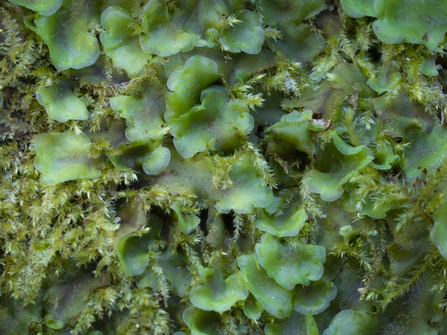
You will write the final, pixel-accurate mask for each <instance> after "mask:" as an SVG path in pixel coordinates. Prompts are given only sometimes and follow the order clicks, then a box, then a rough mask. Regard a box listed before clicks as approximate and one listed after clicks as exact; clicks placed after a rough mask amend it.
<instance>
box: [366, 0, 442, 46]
mask: <svg viewBox="0 0 447 335" xmlns="http://www.w3.org/2000/svg"><path fill="white" fill-rule="evenodd" d="M374 9H375V11H376V13H377V18H378V20H376V21H375V22H374V23H373V29H374V32H375V33H376V35H377V37H378V38H379V39H380V40H381V41H382V42H384V43H388V44H395V43H404V42H407V43H416V44H425V45H426V46H427V48H429V49H430V50H433V51H437V50H440V49H439V48H438V45H439V44H440V43H441V42H442V41H443V39H444V35H445V33H446V32H447V1H446V0H427V1H424V3H423V5H422V6H421V3H420V2H419V1H401V0H376V1H375V3H374Z"/></svg>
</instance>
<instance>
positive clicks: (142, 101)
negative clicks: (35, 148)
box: [110, 87, 166, 141]
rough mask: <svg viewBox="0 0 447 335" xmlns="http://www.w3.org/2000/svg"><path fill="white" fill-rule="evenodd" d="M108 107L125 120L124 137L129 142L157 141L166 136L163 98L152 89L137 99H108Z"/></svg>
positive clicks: (125, 97)
mask: <svg viewBox="0 0 447 335" xmlns="http://www.w3.org/2000/svg"><path fill="white" fill-rule="evenodd" d="M110 107H112V109H113V110H115V111H120V115H121V116H122V117H123V118H125V119H126V125H127V129H126V137H127V139H128V140H129V141H137V140H141V139H147V138H151V139H153V140H158V139H161V138H162V137H163V136H164V135H165V134H166V130H165V129H164V124H165V123H164V120H163V113H164V109H165V106H164V101H163V96H162V95H161V94H160V92H158V91H156V90H155V89H154V88H153V87H148V88H146V89H145V90H144V93H143V94H142V95H141V96H139V97H138V98H135V97H130V96H124V95H120V96H117V97H113V98H110Z"/></svg>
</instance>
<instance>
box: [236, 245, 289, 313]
mask: <svg viewBox="0 0 447 335" xmlns="http://www.w3.org/2000/svg"><path fill="white" fill-rule="evenodd" d="M237 263H238V265H239V268H240V269H241V272H242V274H243V276H244V279H245V282H246V283H247V286H248V289H249V291H250V292H251V294H253V296H254V297H255V298H256V300H258V301H259V303H260V304H261V305H262V307H263V308H264V309H265V310H266V311H267V312H269V313H270V314H272V315H274V316H275V317H276V318H278V319H283V318H287V317H289V316H290V313H291V312H292V298H293V293H294V292H293V291H289V290H286V289H285V288H284V287H281V286H279V285H278V284H277V283H276V281H274V280H273V279H271V278H269V276H268V275H267V273H266V272H265V270H264V269H263V268H262V267H261V266H260V265H259V264H258V263H257V262H256V260H255V258H254V256H253V255H251V254H250V255H244V256H240V257H239V258H238V259H237Z"/></svg>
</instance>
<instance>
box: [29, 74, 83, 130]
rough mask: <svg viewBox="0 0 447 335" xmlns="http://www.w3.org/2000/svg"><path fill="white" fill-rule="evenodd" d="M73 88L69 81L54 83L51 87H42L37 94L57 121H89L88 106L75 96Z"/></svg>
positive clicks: (38, 99) (38, 98)
mask: <svg viewBox="0 0 447 335" xmlns="http://www.w3.org/2000/svg"><path fill="white" fill-rule="evenodd" d="M73 86H74V85H73V84H72V83H71V82H69V81H61V82H59V83H53V85H51V86H41V87H39V89H38V90H37V92H36V97H37V101H39V103H40V104H41V105H42V106H44V107H45V109H46V111H47V113H48V115H49V116H50V117H51V118H53V119H55V120H56V121H59V122H67V121H68V120H87V119H88V111H87V106H86V105H85V102H84V101H82V100H81V99H80V98H78V97H77V96H76V95H75V94H74V91H73V90H74V87H73Z"/></svg>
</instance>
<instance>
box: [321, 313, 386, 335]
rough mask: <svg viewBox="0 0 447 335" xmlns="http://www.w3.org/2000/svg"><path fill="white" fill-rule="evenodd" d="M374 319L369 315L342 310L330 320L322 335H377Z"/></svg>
mask: <svg viewBox="0 0 447 335" xmlns="http://www.w3.org/2000/svg"><path fill="white" fill-rule="evenodd" d="M375 319H376V317H375V316H374V315H372V314H370V313H367V312H364V311H361V312H354V311H351V310H344V311H341V312H340V313H338V314H337V315H336V316H335V318H334V319H333V320H332V322H331V324H330V325H329V328H328V329H326V330H325V331H324V332H323V335H370V334H378V329H376V328H377V325H376V320H375Z"/></svg>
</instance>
